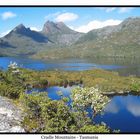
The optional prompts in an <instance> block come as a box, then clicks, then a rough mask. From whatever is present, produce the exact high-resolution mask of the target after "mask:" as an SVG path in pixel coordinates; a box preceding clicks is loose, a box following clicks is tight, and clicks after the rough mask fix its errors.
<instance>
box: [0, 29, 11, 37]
mask: <svg viewBox="0 0 140 140" xmlns="http://www.w3.org/2000/svg"><path fill="white" fill-rule="evenodd" d="M10 31H11V30H7V31H5V32H2V33H0V37H3V36H5V35H7V34H8V33H9V32H10Z"/></svg>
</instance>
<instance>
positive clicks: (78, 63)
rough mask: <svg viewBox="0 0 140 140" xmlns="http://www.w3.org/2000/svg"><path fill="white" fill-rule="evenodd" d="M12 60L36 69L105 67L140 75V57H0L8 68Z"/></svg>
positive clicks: (73, 69)
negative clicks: (34, 58) (39, 58)
mask: <svg viewBox="0 0 140 140" xmlns="http://www.w3.org/2000/svg"><path fill="white" fill-rule="evenodd" d="M10 61H15V62H17V63H18V65H20V66H22V67H24V68H29V69H34V70H66V71H83V70H91V69H95V68H98V69H105V70H110V71H117V72H119V74H120V75H124V76H127V75H136V76H140V61H139V59H128V58H127V59H124V58H117V59H116V58H100V59H99V58H98V59H97V58H92V59H65V60H33V59H29V58H23V57H0V68H3V69H7V66H8V64H9V63H10Z"/></svg>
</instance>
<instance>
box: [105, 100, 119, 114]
mask: <svg viewBox="0 0 140 140" xmlns="http://www.w3.org/2000/svg"><path fill="white" fill-rule="evenodd" d="M119 109H120V108H119V106H118V105H117V104H116V103H115V102H111V103H109V104H108V105H107V106H106V108H105V110H104V111H105V112H108V113H113V114H116V113H118V112H119Z"/></svg>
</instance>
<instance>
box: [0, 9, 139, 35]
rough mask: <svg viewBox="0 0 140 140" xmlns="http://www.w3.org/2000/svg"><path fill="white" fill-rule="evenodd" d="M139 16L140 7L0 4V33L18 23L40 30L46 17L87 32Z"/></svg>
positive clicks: (4, 32)
mask: <svg viewBox="0 0 140 140" xmlns="http://www.w3.org/2000/svg"><path fill="white" fill-rule="evenodd" d="M139 16H140V8H139V7H135V8H134V7H129V8H126V7H120V8H119V7H117V8H116V7H110V8H109V7H105V8H104V7H102V8H100V7H28V8H27V7H26V8H25V7H13V8H12V7H10V8H8V7H0V36H3V35H5V34H6V33H8V31H10V30H11V29H13V28H14V27H15V26H17V25H18V24H21V23H22V24H24V25H25V26H26V27H31V29H32V30H41V29H42V27H43V24H44V23H45V22H46V21H47V20H51V21H54V22H59V21H63V22H64V23H65V24H67V25H68V26H69V27H70V28H72V29H74V30H77V31H80V32H88V31H89V30H91V29H97V28H101V27H104V26H107V25H117V24H119V23H120V22H121V21H123V20H124V19H125V18H128V17H139Z"/></svg>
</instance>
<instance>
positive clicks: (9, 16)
mask: <svg viewBox="0 0 140 140" xmlns="http://www.w3.org/2000/svg"><path fill="white" fill-rule="evenodd" d="M16 16H17V15H16V14H15V13H12V12H4V13H2V14H1V17H2V19H3V20H7V19H9V18H14V17H16Z"/></svg>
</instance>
